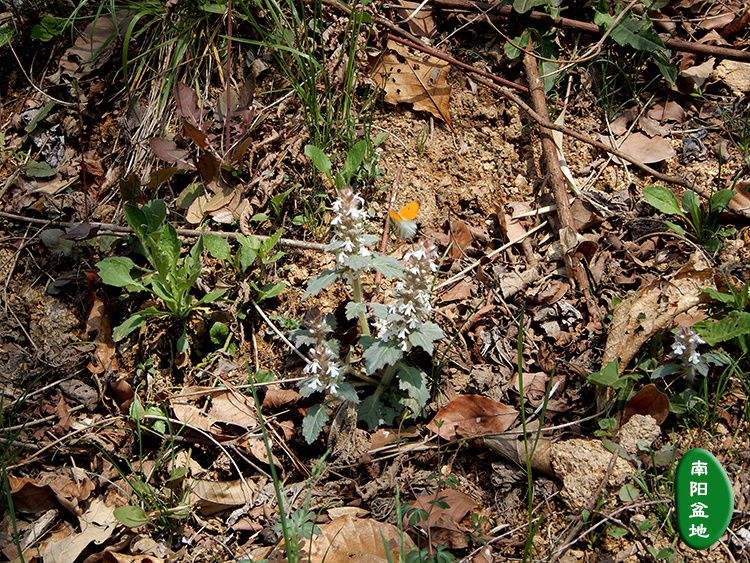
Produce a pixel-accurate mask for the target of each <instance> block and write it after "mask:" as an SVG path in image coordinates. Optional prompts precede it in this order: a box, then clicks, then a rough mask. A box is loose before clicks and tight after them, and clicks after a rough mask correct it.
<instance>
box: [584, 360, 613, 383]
mask: <svg viewBox="0 0 750 563" xmlns="http://www.w3.org/2000/svg"><path fill="white" fill-rule="evenodd" d="M586 382H587V383H594V384H596V385H602V386H604V387H613V388H615V389H617V388H619V387H621V386H622V384H621V382H620V373H619V370H618V362H617V360H612V361H611V362H609V363H608V364H607V365H606V366H604V367H603V368H602V369H600V370H599V371H595V372H594V373H592V374H591V375H589V377H588V379H586Z"/></svg>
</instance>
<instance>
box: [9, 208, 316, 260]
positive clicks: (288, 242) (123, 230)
mask: <svg viewBox="0 0 750 563" xmlns="http://www.w3.org/2000/svg"><path fill="white" fill-rule="evenodd" d="M0 217H2V218H4V219H9V220H11V221H23V222H25V223H32V224H34V225H44V226H47V227H77V226H79V225H81V224H82V223H75V222H72V221H53V220H49V219H37V218H35V217H25V216H23V215H17V214H15V213H6V212H4V211H0ZM88 225H89V226H90V227H92V228H95V229H100V230H102V231H108V232H111V233H115V234H128V235H129V234H133V229H131V228H130V227H123V226H120V225H114V224H112V223H97V222H91V223H88ZM177 234H178V235H180V236H183V237H193V238H197V237H199V236H201V235H216V236H219V237H222V238H229V239H236V238H237V233H225V232H222V231H203V230H198V229H177ZM253 236H255V238H257V239H259V240H266V239H267V238H268V237H267V236H266V235H253ZM279 244H280V245H281V246H287V247H289V248H301V249H304V250H317V251H318V252H326V245H325V244H320V243H317V242H306V241H303V240H292V239H288V238H282V239H279Z"/></svg>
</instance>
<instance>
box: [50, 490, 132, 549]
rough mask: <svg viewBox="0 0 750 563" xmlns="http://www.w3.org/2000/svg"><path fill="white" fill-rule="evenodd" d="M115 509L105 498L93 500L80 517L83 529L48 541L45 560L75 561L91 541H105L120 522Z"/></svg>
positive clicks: (98, 543)
mask: <svg viewBox="0 0 750 563" xmlns="http://www.w3.org/2000/svg"><path fill="white" fill-rule="evenodd" d="M114 511H115V507H114V506H107V505H106V504H105V503H104V501H103V500H99V499H94V500H93V501H91V504H90V505H89V508H88V510H86V512H84V513H83V514H81V515H80V516H79V517H78V523H79V526H80V530H81V531H80V532H79V533H73V534H70V535H69V536H67V537H65V538H62V539H60V540H59V541H55V542H50V543H48V544H47V546H46V548H45V549H44V561H55V563H73V562H74V561H76V559H78V556H79V555H80V554H81V553H82V552H83V550H84V549H86V547H87V546H88V545H89V544H90V543H92V542H93V543H95V544H97V545H101V544H102V543H104V542H105V541H106V540H108V539H109V538H110V536H111V535H112V533H113V532H114V531H115V528H116V527H117V525H118V524H119V522H118V520H117V518H115V515H114Z"/></svg>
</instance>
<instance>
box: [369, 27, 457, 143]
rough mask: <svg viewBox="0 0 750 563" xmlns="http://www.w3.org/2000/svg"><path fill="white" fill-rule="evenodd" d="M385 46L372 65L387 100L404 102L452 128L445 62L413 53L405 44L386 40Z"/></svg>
mask: <svg viewBox="0 0 750 563" xmlns="http://www.w3.org/2000/svg"><path fill="white" fill-rule="evenodd" d="M387 47H388V50H387V52H386V53H385V54H384V55H383V58H382V59H381V60H380V62H378V64H377V66H376V67H375V68H374V69H373V71H372V74H373V77H374V79H375V82H376V83H378V85H379V86H380V87H381V88H383V89H384V90H385V98H384V100H385V101H386V102H387V103H389V104H399V103H408V104H411V105H412V106H413V107H414V109H415V110H417V111H427V112H429V113H430V114H432V115H433V116H435V117H437V118H438V119H441V120H443V121H445V123H447V124H448V127H450V128H451V130H453V121H452V119H451V115H450V95H451V87H450V86H449V85H448V71H449V69H450V65H448V63H446V62H444V61H442V60H440V59H438V58H437V57H433V56H430V55H427V54H419V55H417V54H415V53H413V52H412V51H411V50H410V49H409V48H408V47H406V46H404V45H401V44H399V43H397V42H395V41H392V40H389V41H388V45H387Z"/></svg>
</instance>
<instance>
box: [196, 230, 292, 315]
mask: <svg viewBox="0 0 750 563" xmlns="http://www.w3.org/2000/svg"><path fill="white" fill-rule="evenodd" d="M282 232H283V231H282V230H281V229H279V230H278V231H276V232H275V233H274V234H273V235H271V236H270V237H268V238H267V239H265V240H260V239H259V238H258V237H255V236H252V235H249V236H245V235H243V234H242V233H237V241H238V242H239V243H240V248H239V250H238V251H237V252H236V253H235V254H234V255H232V247H231V246H230V245H229V243H228V242H227V240H226V239H224V238H222V237H220V236H218V235H214V234H210V233H209V234H207V235H205V237H204V244H205V246H206V249H207V250H208V253H209V254H210V255H211V256H212V257H214V258H216V259H217V260H221V261H222V262H224V263H226V264H229V265H231V266H232V268H233V269H234V271H235V273H236V274H237V275H238V276H240V277H241V278H242V279H247V281H248V283H249V285H250V287H251V288H252V289H253V291H254V292H255V301H256V302H257V303H260V302H261V301H264V300H266V299H270V298H272V297H276V296H277V295H279V294H280V293H281V292H282V291H284V289H285V288H286V284H285V283H284V282H278V283H263V282H264V280H265V279H266V271H267V268H268V266H270V265H272V264H275V263H276V262H277V261H278V260H279V259H280V258H281V257H282V256H284V253H283V252H282V251H281V250H276V247H277V246H278V244H279V239H280V238H281V234H282ZM251 266H255V267H254V268H253V269H252V270H251Z"/></svg>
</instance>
